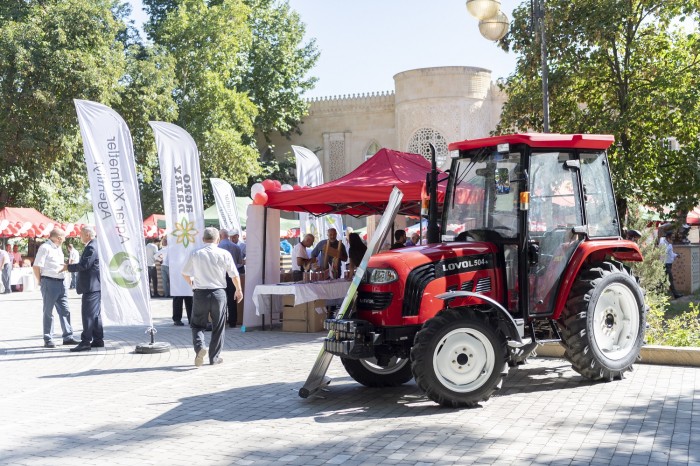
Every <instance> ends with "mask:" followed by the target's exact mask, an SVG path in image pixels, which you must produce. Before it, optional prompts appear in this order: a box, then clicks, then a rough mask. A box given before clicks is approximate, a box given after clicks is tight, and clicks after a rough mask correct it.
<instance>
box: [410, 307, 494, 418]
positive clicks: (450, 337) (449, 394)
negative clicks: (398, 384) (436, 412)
mask: <svg viewBox="0 0 700 466" xmlns="http://www.w3.org/2000/svg"><path fill="white" fill-rule="evenodd" d="M507 354H508V353H507V348H506V339H505V337H504V336H503V334H502V333H501V332H500V331H499V330H498V329H497V328H495V327H494V326H493V325H491V324H490V323H489V321H488V318H487V316H486V315H484V314H483V313H481V312H478V311H474V310H471V309H446V310H444V311H442V312H440V313H439V314H437V315H436V316H435V317H433V318H432V319H430V320H429V321H427V322H426V323H425V324H424V325H423V328H422V329H421V330H420V331H419V332H418V333H417V334H416V338H415V340H414V345H413V348H412V349H411V369H412V370H413V377H414V378H415V379H416V383H417V384H418V386H419V387H420V388H421V389H422V390H423V391H424V392H425V394H426V395H427V396H428V398H430V399H431V400H433V401H435V402H436V403H438V404H440V405H442V406H448V407H454V408H458V407H473V406H476V405H477V403H479V402H480V401H486V400H488V399H489V398H490V397H491V395H492V394H493V392H494V391H495V390H497V389H498V388H500V386H501V384H502V382H503V379H504V378H505V376H506V375H507V374H508V364H507V361H506V357H507Z"/></svg>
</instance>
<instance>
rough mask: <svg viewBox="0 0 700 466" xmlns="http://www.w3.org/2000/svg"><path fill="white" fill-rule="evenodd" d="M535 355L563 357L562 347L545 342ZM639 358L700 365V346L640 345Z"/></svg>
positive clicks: (660, 362)
mask: <svg viewBox="0 0 700 466" xmlns="http://www.w3.org/2000/svg"><path fill="white" fill-rule="evenodd" d="M536 351H537V356H541V357H545V358H563V357H564V347H563V346H561V345H560V344H559V343H545V344H544V345H540V346H538V347H537V350H536ZM640 356H641V360H640V361H637V364H662V365H664V366H686V367H700V348H694V347H693V348H691V347H688V348H677V347H674V346H654V345H647V346H643V347H642V351H641V352H640Z"/></svg>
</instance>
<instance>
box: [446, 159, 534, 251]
mask: <svg viewBox="0 0 700 466" xmlns="http://www.w3.org/2000/svg"><path fill="white" fill-rule="evenodd" d="M451 170H452V173H454V178H453V179H454V183H452V185H451V187H450V192H449V193H448V197H447V202H446V204H445V225H444V228H443V233H444V234H446V235H447V236H446V238H444V239H449V238H450V237H454V238H455V239H457V240H458V241H464V240H474V239H476V240H491V239H494V238H495V239H497V238H499V237H500V238H515V237H516V236H517V232H518V222H517V219H518V196H519V193H520V186H519V185H520V183H521V182H520V178H522V173H521V171H520V153H499V152H496V151H493V150H479V151H474V152H473V153H472V154H471V157H469V156H468V157H466V158H460V159H457V160H455V161H454V162H453V165H452V169H451ZM493 235H495V236H493Z"/></svg>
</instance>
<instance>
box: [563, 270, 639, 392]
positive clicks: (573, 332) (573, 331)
mask: <svg viewBox="0 0 700 466" xmlns="http://www.w3.org/2000/svg"><path fill="white" fill-rule="evenodd" d="M559 323H560V325H561V327H562V337H563V342H562V344H563V345H564V348H565V350H566V352H565V357H566V359H568V360H569V361H570V362H571V365H572V366H573V369H574V370H575V371H576V372H578V373H579V374H581V375H582V376H584V377H586V378H589V379H591V380H613V379H615V378H622V374H623V373H624V372H626V371H629V370H631V369H632V364H633V363H634V362H635V361H636V360H637V357H638V356H639V351H640V349H641V347H642V344H643V342H644V331H645V327H646V313H645V304H644V293H643V291H642V289H641V287H640V286H639V283H638V282H637V279H636V278H635V277H634V276H633V275H632V274H631V273H630V271H629V270H628V269H627V268H626V267H624V266H623V265H622V264H617V263H612V262H603V263H600V264H595V265H593V266H591V267H589V268H587V269H583V270H582V271H581V273H580V274H579V276H578V278H577V279H576V282H575V283H574V286H573V287H572V290H571V294H570V295H569V299H568V301H567V303H566V307H565V309H564V312H563V313H562V316H561V319H560V320H559Z"/></svg>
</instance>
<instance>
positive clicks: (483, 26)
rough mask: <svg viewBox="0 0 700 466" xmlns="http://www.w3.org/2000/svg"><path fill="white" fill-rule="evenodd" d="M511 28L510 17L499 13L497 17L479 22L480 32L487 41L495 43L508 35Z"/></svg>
mask: <svg viewBox="0 0 700 466" xmlns="http://www.w3.org/2000/svg"><path fill="white" fill-rule="evenodd" d="M509 26H510V24H509V22H508V17H507V16H506V15H505V13H503V12H502V11H499V12H498V14H497V15H496V16H495V17H493V18H489V19H482V20H481V21H479V32H481V35H482V36H484V37H485V38H486V39H488V40H492V41H494V42H495V41H497V40H500V39H501V38H502V37H503V36H505V35H506V33H507V32H508V27H509Z"/></svg>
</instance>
